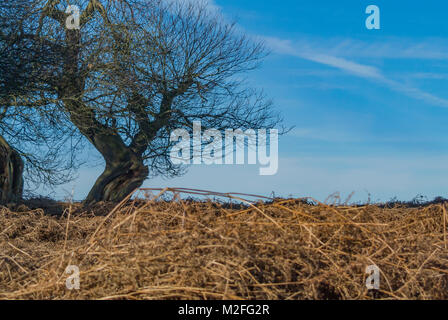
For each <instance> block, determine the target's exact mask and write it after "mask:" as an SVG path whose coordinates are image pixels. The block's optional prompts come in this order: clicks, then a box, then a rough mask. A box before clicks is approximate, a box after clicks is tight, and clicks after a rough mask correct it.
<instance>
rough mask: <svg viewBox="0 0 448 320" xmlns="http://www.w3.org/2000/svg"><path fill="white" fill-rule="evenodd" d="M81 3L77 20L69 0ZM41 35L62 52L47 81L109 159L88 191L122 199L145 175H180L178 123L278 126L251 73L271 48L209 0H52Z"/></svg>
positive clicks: (93, 198)
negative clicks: (73, 23)
mask: <svg viewBox="0 0 448 320" xmlns="http://www.w3.org/2000/svg"><path fill="white" fill-rule="evenodd" d="M69 4H70V5H77V6H78V7H79V8H80V11H81V12H80V29H73V28H67V18H68V16H69V14H66V13H65V12H66V8H67V6H68V5H69ZM40 12H41V18H40V20H39V27H38V33H37V34H36V36H39V37H44V38H45V39H52V42H53V45H54V46H55V47H56V46H59V47H60V48H61V51H62V52H63V53H64V54H63V61H62V62H61V64H60V65H59V66H58V67H57V68H55V69H54V72H53V73H52V75H53V76H54V78H53V80H52V81H47V85H49V86H50V87H51V88H52V89H54V91H56V92H57V99H58V100H59V102H60V104H61V108H62V109H63V110H64V112H66V114H67V115H68V117H69V118H70V120H71V122H72V123H73V124H74V125H75V126H76V127H77V128H78V129H79V131H80V132H81V133H82V134H83V135H84V136H85V137H86V138H87V139H88V141H90V143H91V144H92V145H93V146H94V147H95V148H96V150H98V152H99V153H100V154H101V155H102V156H103V158H104V160H105V164H106V167H105V170H104V172H103V174H102V175H101V176H100V177H99V178H98V180H97V181H96V183H95V185H94V186H93V188H92V190H91V191H90V193H89V195H88V197H87V199H86V201H87V202H88V203H92V202H98V201H120V200H121V199H123V198H124V197H126V196H127V195H129V194H130V193H131V192H132V191H133V190H134V189H135V188H137V187H139V186H141V185H142V183H143V182H144V181H145V179H147V178H148V176H155V175H158V174H163V175H167V176H175V175H178V174H180V173H181V172H182V169H183V168H181V167H179V166H175V165H173V164H172V162H171V161H170V158H169V149H170V147H171V146H172V142H171V141H170V134H171V132H172V131H173V130H174V129H177V128H180V127H192V123H193V121H196V120H200V121H201V122H202V124H203V127H204V128H206V127H208V128H215V129H218V130H224V129H226V128H241V129H246V128H252V129H258V128H263V127H274V126H276V125H277V124H279V123H280V120H281V119H280V118H279V117H278V115H277V114H276V113H274V112H273V111H272V106H271V103H270V102H269V101H267V100H266V99H265V97H264V95H263V94H262V93H261V92H258V91H256V90H253V89H250V87H249V86H248V85H247V83H246V79H245V75H246V73H247V72H249V71H251V70H253V69H255V68H256V67H257V66H258V65H259V63H260V62H261V60H262V58H263V57H264V56H265V50H264V48H263V46H262V44H260V43H257V42H256V41H255V40H252V39H250V38H248V37H247V36H245V35H243V34H241V33H240V32H239V31H238V30H237V29H236V28H235V25H234V24H230V23H228V22H226V21H225V20H224V19H223V18H222V17H221V16H220V15H219V14H218V13H213V12H210V11H209V10H208V9H207V7H206V6H205V5H203V4H200V3H197V4H191V3H190V4H187V3H183V2H168V1H162V0H126V1H125V0H122V1H113V0H109V1H108V0H79V1H70V3H68V2H66V1H60V0H47V1H45V4H44V5H43V6H42V7H41V11H40Z"/></svg>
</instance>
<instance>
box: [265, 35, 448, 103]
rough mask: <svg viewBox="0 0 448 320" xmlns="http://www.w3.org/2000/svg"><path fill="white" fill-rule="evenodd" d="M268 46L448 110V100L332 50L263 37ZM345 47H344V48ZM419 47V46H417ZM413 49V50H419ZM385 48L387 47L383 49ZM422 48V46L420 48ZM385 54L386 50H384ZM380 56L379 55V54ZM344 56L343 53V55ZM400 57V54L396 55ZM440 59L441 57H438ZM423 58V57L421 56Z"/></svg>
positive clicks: (277, 51) (281, 52)
mask: <svg viewBox="0 0 448 320" xmlns="http://www.w3.org/2000/svg"><path fill="white" fill-rule="evenodd" d="M263 39H264V41H265V43H266V45H267V46H268V47H269V48H270V49H271V50H273V51H274V52H276V53H278V54H284V55H290V56H294V57H297V58H301V59H306V60H309V61H313V62H316V63H319V64H323V65H327V66H330V67H333V68H337V69H339V70H342V71H344V72H346V73H349V74H352V75H354V76H357V77H361V78H365V79H369V80H373V81H376V82H378V83H381V84H383V85H385V86H387V87H389V88H390V89H392V90H394V91H397V92H401V93H403V94H405V95H407V96H409V97H412V98H414V99H418V100H421V101H425V102H427V103H429V104H432V105H436V106H440V107H444V108H448V99H444V98H441V97H438V96H435V95H433V94H431V93H429V92H426V91H423V90H421V89H419V88H414V87H410V86H408V85H405V84H403V83H402V82H400V81H397V80H394V79H391V78H388V77H386V76H385V75H384V73H383V72H382V71H381V70H380V69H379V68H377V67H374V66H370V65H365V64H360V63H357V62H354V61H352V60H348V59H346V58H341V57H340V56H334V55H329V54H327V53H325V54H324V53H322V52H328V51H331V50H326V51H324V50H323V49H322V48H313V47H312V43H311V44H310V43H308V44H306V45H304V44H303V43H302V45H300V46H299V45H297V44H295V43H293V42H292V41H290V40H284V39H279V38H274V37H263ZM342 47H344V46H342ZM417 47H418V46H417ZM417 47H413V48H417ZM383 48H385V47H383ZM420 48H421V46H420ZM382 51H383V53H384V52H385V51H386V50H382ZM405 52H408V53H409V52H413V54H412V55H411V54H409V55H408V57H411V56H413V57H414V58H415V57H416V56H417V55H416V54H415V53H416V52H417V50H415V49H412V48H411V49H409V50H407V51H406V50H405ZM377 54H378V53H377ZM341 55H342V53H341ZM396 55H398V54H396ZM436 56H437V57H439V55H436ZM420 58H423V55H421V56H420Z"/></svg>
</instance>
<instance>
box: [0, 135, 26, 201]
mask: <svg viewBox="0 0 448 320" xmlns="http://www.w3.org/2000/svg"><path fill="white" fill-rule="evenodd" d="M22 194H23V161H22V158H21V157H20V155H19V153H18V152H17V151H16V150H14V149H13V148H12V147H11V146H10V145H9V144H8V143H7V142H6V141H5V139H3V137H1V136H0V204H3V205H5V204H8V203H12V202H18V201H20V200H21V199H22Z"/></svg>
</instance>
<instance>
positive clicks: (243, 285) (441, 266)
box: [0, 199, 448, 299]
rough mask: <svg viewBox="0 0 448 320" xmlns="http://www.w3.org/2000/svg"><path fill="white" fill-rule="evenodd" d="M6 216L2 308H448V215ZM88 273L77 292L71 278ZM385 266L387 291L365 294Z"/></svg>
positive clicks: (186, 205)
mask: <svg viewBox="0 0 448 320" xmlns="http://www.w3.org/2000/svg"><path fill="white" fill-rule="evenodd" d="M103 209H104V210H103V211H104V212H103V214H102V215H100V216H98V215H93V214H92V213H91V212H89V211H85V210H84V209H82V207H81V206H80V205H68V204H67V205H66V208H65V210H64V212H63V214H62V216H61V215H59V216H51V215H47V214H45V212H44V210H42V209H35V210H31V209H29V208H27V207H26V206H21V207H18V208H15V209H14V212H13V211H11V210H10V209H8V208H3V209H1V211H0V299H448V239H447V232H448V230H447V219H448V217H447V212H446V208H445V205H444V204H434V205H428V206H422V207H416V208H408V207H401V206H395V207H392V208H385V207H380V206H375V205H366V206H330V205H325V204H311V203H307V202H306V201H303V200H276V201H273V202H270V203H264V202H258V203H256V204H255V205H248V206H242V205H231V204H228V203H227V204H225V203H218V202H214V201H203V202H200V201H186V200H181V199H176V200H175V201H163V200H161V199H159V200H158V201H143V200H128V201H125V202H123V203H121V204H120V205H118V206H116V207H110V208H108V207H107V206H106V205H105V206H104V207H103ZM69 265H76V266H78V267H79V270H80V289H79V290H68V289H67V288H66V279H67V277H68V276H69V275H68V274H66V273H65V270H66V267H67V266H69ZM369 265H377V266H378V267H379V268H380V270H381V273H380V281H381V282H380V289H379V290H378V291H376V290H373V291H372V290H370V291H369V290H367V288H366V278H367V277H368V275H367V274H366V273H365V271H366V270H365V269H366V267H367V266H369Z"/></svg>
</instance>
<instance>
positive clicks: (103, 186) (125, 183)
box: [85, 145, 149, 204]
mask: <svg viewBox="0 0 448 320" xmlns="http://www.w3.org/2000/svg"><path fill="white" fill-rule="evenodd" d="M98 149H100V150H101V148H98ZM109 152H112V153H115V155H116V156H115V157H113V159H112V158H111V157H108V156H107V155H105V154H104V153H103V156H104V158H105V159H106V168H105V169H104V172H103V173H102V174H101V176H100V177H99V178H98V179H97V181H96V183H95V185H94V186H93V188H92V189H91V190H90V193H89V195H88V196H87V199H86V200H85V203H86V204H93V203H96V202H100V201H106V202H120V201H121V200H123V199H124V198H126V197H127V196H128V195H129V194H130V193H131V192H133V191H134V190H135V189H137V188H139V187H141V186H142V184H143V182H144V181H145V180H146V178H147V177H148V174H149V169H148V167H147V166H146V165H145V164H144V162H143V159H142V158H141V157H139V156H137V155H135V154H134V153H133V152H132V151H131V150H129V148H127V147H124V146H123V145H121V146H120V148H118V147H117V145H115V146H114V147H113V146H112V145H109V150H108V153H109Z"/></svg>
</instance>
